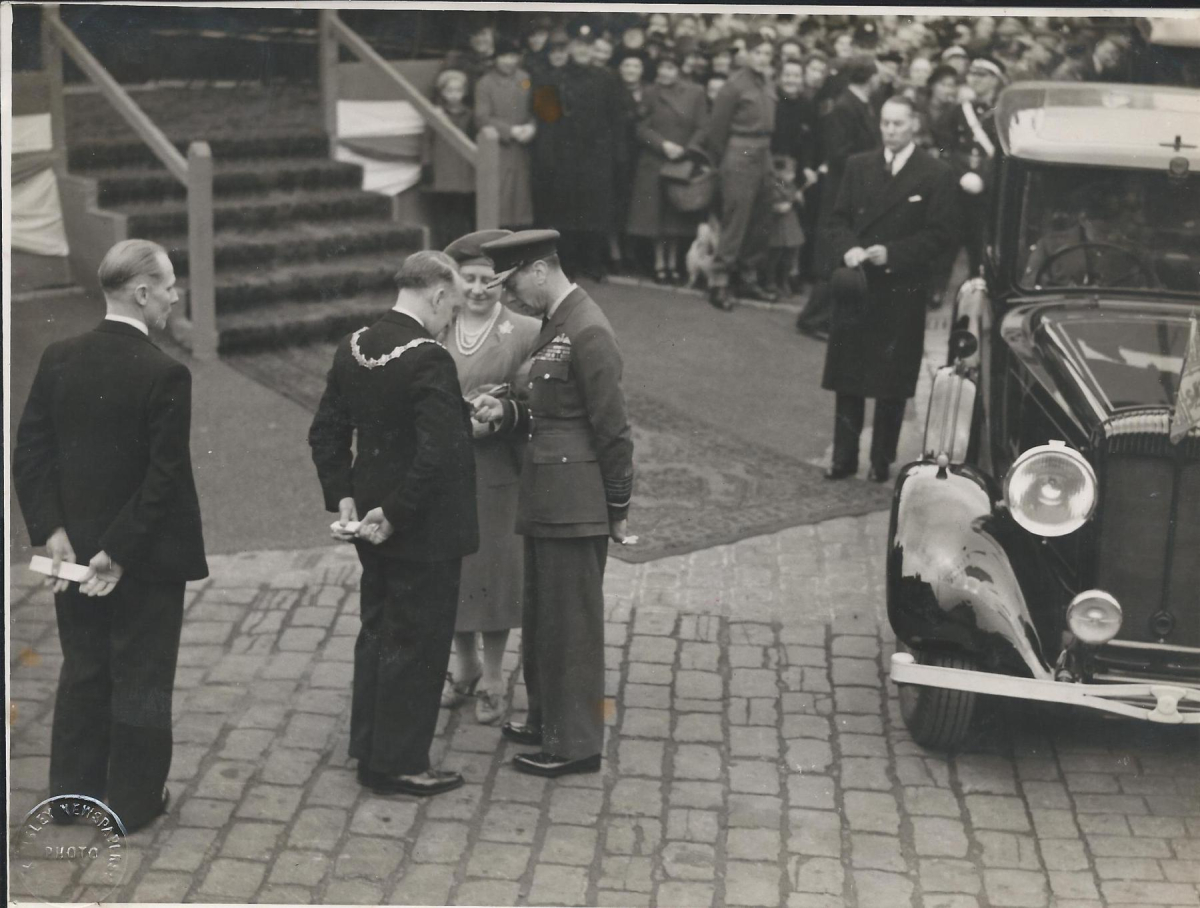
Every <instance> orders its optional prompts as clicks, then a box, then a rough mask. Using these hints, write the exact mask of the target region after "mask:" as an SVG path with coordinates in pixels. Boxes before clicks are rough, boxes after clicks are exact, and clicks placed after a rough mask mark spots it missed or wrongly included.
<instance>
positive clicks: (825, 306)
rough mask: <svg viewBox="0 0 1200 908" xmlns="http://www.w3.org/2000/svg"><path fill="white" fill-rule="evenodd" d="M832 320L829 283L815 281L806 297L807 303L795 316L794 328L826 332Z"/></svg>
mask: <svg viewBox="0 0 1200 908" xmlns="http://www.w3.org/2000/svg"><path fill="white" fill-rule="evenodd" d="M832 320H833V291H832V290H830V287H829V281H817V282H816V283H815V284H813V287H812V291H811V292H810V293H809V295H808V302H807V303H805V305H804V308H803V309H801V310H800V314H799V315H798V316H796V327H797V328H805V329H807V330H810V331H828V330H829V325H830V322H831V321H832Z"/></svg>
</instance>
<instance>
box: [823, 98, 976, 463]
mask: <svg viewBox="0 0 1200 908" xmlns="http://www.w3.org/2000/svg"><path fill="white" fill-rule="evenodd" d="M880 128H881V130H882V133H883V143H884V148H883V151H869V152H864V153H862V154H857V155H853V156H851V157H850V159H849V160H848V161H847V162H846V172H845V176H844V179H843V180H842V186H841V191H840V192H839V194H838V198H837V203H836V204H835V205H834V207H833V211H832V214H831V216H830V221H829V228H828V229H829V233H828V237H827V242H828V245H829V252H830V254H831V256H832V262H831V263H832V264H835V265H838V266H844V269H839V271H837V272H835V273H834V281H833V284H834V286H835V287H838V288H842V287H845V288H847V289H846V290H845V291H839V292H838V293H837V294H836V299H835V304H834V311H833V323H832V330H831V333H830V337H829V348H828V350H827V351H826V356H825V377H824V381H823V382H822V387H824V388H825V389H826V390H829V391H834V392H836V394H837V419H836V423H835V425H834V435H833V464H832V466H831V468H830V469H829V471H828V472H827V473H826V476H827V478H829V479H845V478H846V477H848V476H853V475H854V474H855V473H856V472H857V471H858V440H859V434H860V433H861V432H862V426H863V413H864V407H865V398H868V397H873V398H875V430H874V434H873V436H872V439H871V469H870V473H869V474H868V478H869V479H871V480H873V481H875V482H885V481H887V479H888V477H889V475H890V470H891V465H892V463H893V462H894V461H895V459H896V444H897V442H898V440H899V438H900V426H901V423H902V421H903V419H904V407H905V402H906V401H907V400H908V398H910V397H912V396H913V394H914V392H915V391H916V385H917V375H918V372H919V370H920V367H921V356H922V353H923V351H924V345H925V307H926V300H927V299H928V297H929V282H930V279H931V278H932V276H933V272H934V271H935V270H936V262H937V259H938V254H939V253H940V252H941V251H942V250H943V249H944V248H946V247H947V246H948V245H949V244H950V243H952V242H954V238H955V237H956V235H957V231H958V221H959V217H958V210H957V204H956V200H955V186H954V178H953V175H952V173H951V171H950V168H949V167H948V166H947V165H946V164H945V163H943V162H941V161H939V160H937V159H935V158H933V157H931V156H930V155H928V154H926V153H925V152H924V151H922V150H921V149H919V148H917V147H916V145H915V144H914V143H913V135H914V134H915V132H916V128H917V116H916V110H915V108H914V106H913V103H912V101H910V100H909V99H908V98H905V97H903V96H896V97H893V98H890V99H889V100H888V101H887V102H886V103H885V104H884V105H883V111H882V113H881V116H880ZM856 269H861V274H855V273H854V272H855V270H856ZM855 278H857V279H858V289H857V290H855V289H854V284H855Z"/></svg>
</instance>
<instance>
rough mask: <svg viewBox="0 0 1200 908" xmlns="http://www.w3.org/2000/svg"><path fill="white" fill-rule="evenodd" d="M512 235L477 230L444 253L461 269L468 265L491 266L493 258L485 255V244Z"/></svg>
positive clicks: (502, 231) (461, 238)
mask: <svg viewBox="0 0 1200 908" xmlns="http://www.w3.org/2000/svg"><path fill="white" fill-rule="evenodd" d="M511 235H512V231H511V230H498V229H497V230H476V231H475V232H474V233H468V234H466V235H464V236H460V237H459V238H458V239H457V240H455V241H454V242H453V243H451V244H450V245H449V246H447V247H446V248H445V249H443V250H442V251H443V252H445V253H446V255H448V256H450V258H452V259H454V261H455V262H457V263H458V267H459V268H464V267H466V266H467V265H489V266H491V265H492V264H493V263H492V259H491V256H489V255H486V254H485V253H484V251H483V244H484V243H490V242H492V241H493V240H499V239H503V238H504V237H506V236H511Z"/></svg>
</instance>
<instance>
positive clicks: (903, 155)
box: [883, 142, 917, 176]
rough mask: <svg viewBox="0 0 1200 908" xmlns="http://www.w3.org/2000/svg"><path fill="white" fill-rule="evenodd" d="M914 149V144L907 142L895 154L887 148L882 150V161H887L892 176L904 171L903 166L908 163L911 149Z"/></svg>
mask: <svg viewBox="0 0 1200 908" xmlns="http://www.w3.org/2000/svg"><path fill="white" fill-rule="evenodd" d="M916 147H917V146H916V143H914V142H909V143H908V144H907V145H905V146H904V147H903V148H901V149H900V150H899V151H896V152H893V151H891V150H890V149H887V148H885V149H884V150H883V159H884V160H885V161H887V162H888V165H889V166H890V167H891V171H892V175H893V176H894V175H895V174H898V173H899V172H900V171H901V170H903V169H904V165H905V164H907V163H908V159H909V158H911V157H912V153H913V149H915V148H916Z"/></svg>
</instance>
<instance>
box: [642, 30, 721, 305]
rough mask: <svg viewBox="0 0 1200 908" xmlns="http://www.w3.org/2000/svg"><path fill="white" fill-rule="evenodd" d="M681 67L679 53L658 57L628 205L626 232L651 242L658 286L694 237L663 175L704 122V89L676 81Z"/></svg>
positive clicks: (671, 277)
mask: <svg viewBox="0 0 1200 908" xmlns="http://www.w3.org/2000/svg"><path fill="white" fill-rule="evenodd" d="M679 69H680V67H679V57H678V55H677V54H675V53H673V52H669V51H667V52H664V53H663V55H662V56H661V57H659V59H658V67H657V70H656V72H655V77H654V84H653V85H650V86H649V87H647V88H646V90H645V93H644V95H643V98H642V115H641V118H640V119H639V121H638V126H637V141H638V158H637V165H636V168H635V170H634V176H633V194H632V197H631V201H630V205H629V224H628V227H627V230H628V233H629V235H630V236H640V237H646V238H648V239H650V240H652V241H653V242H654V279H655V280H656V281H658V282H659V283H666V282H673V281H676V280H678V278H679V275H678V273H677V271H676V267H677V264H676V259H677V256H678V253H679V242H680V240H681V239H683V238H686V237H690V236H692V235H694V234H695V232H696V222H697V217H696V216H694V215H691V214H684V213H683V212H680V211H677V210H675V208H673V207H672V205H671V203H670V201H669V200H668V199H667V194H666V186H665V185H664V183H663V178H662V174H661V171H662V168H663V165H664V164H666V163H667V162H668V161H678V160H680V159H682V158H683V156H684V153H685V150H686V149H687V147H688V146H689V145H691V144H692V143H693V142H695V141H696V140H697V139H698V138H699V136H700V134H701V133H702V132H703V130H704V124H705V122H706V121H707V119H708V101H707V98H706V97H705V94H704V89H703V88H702V87H701V86H699V85H697V84H696V83H695V82H692V81H691V80H690V79H682V78H680V75H679Z"/></svg>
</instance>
